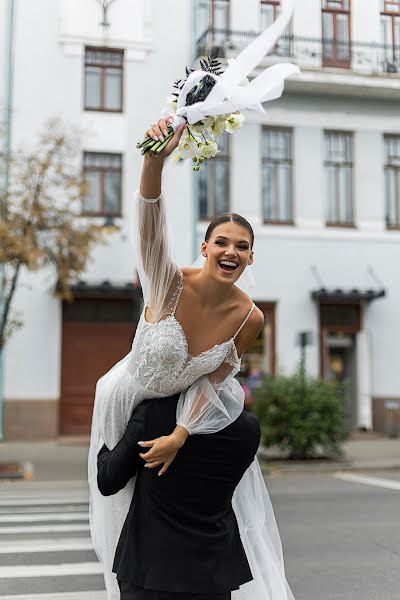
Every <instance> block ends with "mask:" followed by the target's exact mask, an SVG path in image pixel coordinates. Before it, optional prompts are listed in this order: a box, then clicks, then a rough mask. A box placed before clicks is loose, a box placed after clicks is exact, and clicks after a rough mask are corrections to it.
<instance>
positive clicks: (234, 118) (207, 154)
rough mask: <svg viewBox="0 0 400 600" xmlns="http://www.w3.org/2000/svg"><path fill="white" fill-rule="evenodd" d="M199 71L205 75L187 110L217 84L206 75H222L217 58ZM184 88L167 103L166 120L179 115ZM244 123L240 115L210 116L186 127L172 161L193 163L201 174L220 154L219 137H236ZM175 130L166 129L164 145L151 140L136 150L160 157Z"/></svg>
mask: <svg viewBox="0 0 400 600" xmlns="http://www.w3.org/2000/svg"><path fill="white" fill-rule="evenodd" d="M200 67H201V70H202V71H204V77H203V78H202V79H201V80H200V81H199V82H198V83H197V84H195V85H194V86H193V87H192V89H191V90H190V91H189V93H188V94H187V96H186V101H185V107H187V106H193V105H194V104H196V103H197V102H203V101H204V100H205V99H206V98H207V96H208V95H209V94H210V92H211V90H212V89H213V87H214V85H215V84H216V80H215V79H214V78H213V77H211V76H210V75H208V74H207V73H213V74H214V75H215V76H217V77H219V76H220V75H221V74H222V71H221V64H220V62H219V61H218V59H217V58H216V57H215V56H211V57H210V58H207V59H204V60H201V61H200ZM193 72H194V70H193V69H191V70H189V69H188V68H186V77H187V78H188V77H189V76H190V74H191V73H193ZM248 84H249V80H248V79H247V77H246V78H245V79H244V81H243V83H242V85H248ZM184 85H185V81H184V82H182V80H178V81H176V82H175V83H174V90H175V91H174V92H173V93H172V94H171V96H168V98H167V100H166V107H165V108H164V110H163V116H164V115H165V116H175V115H176V111H177V106H178V100H179V96H180V93H181V90H182V89H183V88H184ZM243 121H244V116H243V115H242V114H241V113H240V112H239V111H237V112H234V113H230V114H221V115H216V116H207V117H204V118H203V119H202V120H201V121H198V122H197V123H194V124H193V125H189V124H187V126H186V128H185V130H184V132H183V134H182V137H181V139H180V142H179V146H178V147H177V148H176V150H175V151H174V153H173V155H172V158H173V160H174V161H175V162H180V161H181V160H186V159H192V161H193V162H194V166H193V170H194V171H198V170H199V169H200V165H201V164H202V163H203V162H204V160H205V159H207V158H212V157H214V156H215V155H216V154H217V153H218V152H219V149H218V144H217V141H216V140H217V138H218V136H220V135H221V134H222V133H224V131H226V132H227V133H234V132H235V131H236V130H237V129H239V128H240V127H241V126H242V124H243ZM175 129H176V127H174V125H169V127H168V129H167V132H168V135H167V136H166V137H165V138H164V141H162V142H160V141H158V140H153V139H152V138H146V139H144V140H143V141H142V142H139V143H138V144H137V148H140V150H141V153H142V154H146V152H151V153H152V154H155V155H157V154H160V152H162V151H163V150H164V148H165V146H166V145H167V144H168V142H169V141H170V140H171V138H172V137H173V135H174V133H175Z"/></svg>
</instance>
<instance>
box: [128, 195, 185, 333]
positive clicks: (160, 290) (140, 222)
mask: <svg viewBox="0 0 400 600" xmlns="http://www.w3.org/2000/svg"><path fill="white" fill-rule="evenodd" d="M135 196H136V197H135V210H134V222H133V235H134V238H133V241H134V247H135V255H136V259H137V270H138V275H139V279H140V283H141V286H142V290H143V299H144V304H145V306H149V307H150V309H151V312H152V314H153V319H154V320H155V321H158V320H159V319H160V318H161V316H162V314H163V311H164V310H165V307H166V306H167V304H168V302H169V300H170V295H171V293H172V292H173V290H174V289H175V287H176V284H177V281H178V276H179V272H178V268H177V266H176V264H175V262H174V261H173V260H172V258H171V250H170V245H169V236H168V230H167V220H166V211H165V200H164V195H163V193H161V195H160V196H158V198H152V199H149V198H144V197H143V196H141V195H140V193H139V192H137V193H136V194H135ZM172 284H175V285H172Z"/></svg>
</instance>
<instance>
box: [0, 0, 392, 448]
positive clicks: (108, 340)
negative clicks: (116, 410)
mask: <svg viewBox="0 0 400 600" xmlns="http://www.w3.org/2000/svg"><path fill="white" fill-rule="evenodd" d="M106 4H107V3H106ZM109 4H110V5H109V7H108V10H104V11H103V10H101V9H100V6H99V3H98V2H96V1H95V0H57V1H56V2H55V1H54V0H40V1H39V2H36V3H35V7H33V5H32V3H31V2H29V0H17V2H16V15H15V48H14V104H13V127H12V134H13V136H12V139H13V147H18V146H19V145H24V146H26V145H29V144H30V143H32V140H33V139H34V138H35V136H36V135H37V133H38V132H39V130H40V128H41V127H42V125H43V124H44V122H45V121H46V119H47V118H49V117H53V116H58V117H61V118H62V119H63V120H64V121H65V122H66V123H71V124H72V125H74V126H79V127H80V128H81V130H82V132H83V133H82V139H83V142H82V155H81V157H79V160H80V161H81V165H82V169H83V170H84V173H85V177H86V179H87V181H88V183H89V184H90V190H91V192H90V194H89V195H88V197H87V201H86V203H85V206H84V212H85V217H86V218H91V219H94V220H96V221H97V222H102V221H105V222H109V221H110V220H112V221H113V222H114V224H116V225H117V226H118V228H119V229H118V231H117V232H116V233H114V234H112V236H110V238H109V243H108V245H107V246H101V247H99V248H97V249H96V251H95V252H94V254H93V257H92V260H91V262H90V265H89V266H88V270H87V272H86V273H85V275H84V276H83V277H82V280H83V281H81V282H76V284H75V285H74V298H75V300H74V302H73V303H72V305H69V306H67V305H63V304H62V303H61V302H59V301H58V300H56V299H55V298H54V297H52V296H51V295H50V294H49V291H48V277H47V274H45V273H41V274H34V275H32V274H31V275H28V274H24V281H23V284H24V285H23V286H21V287H20V290H19V291H18V294H17V297H16V300H15V307H14V308H15V309H17V310H19V311H21V312H22V313H23V316H24V320H25V326H24V328H23V329H22V330H21V331H19V332H17V333H16V334H15V335H14V337H13V338H12V340H11V341H10V342H9V344H8V346H7V350H6V374H5V382H6V386H5V398H6V399H5V435H6V439H13V438H14V439H15V438H24V439H27V438H29V437H42V438H43V437H56V436H58V435H77V434H79V435H80V434H83V435H85V434H87V432H88V429H89V423H90V413H91V408H92V401H93V391H94V382H95V380H96V378H97V377H98V376H99V375H100V374H101V373H102V372H104V371H105V370H106V369H107V368H109V367H110V366H111V365H112V364H113V363H114V362H116V360H118V358H120V357H122V356H123V355H124V354H125V353H126V352H128V351H129V347H130V343H131V339H132V336H133V335H134V328H135V320H136V318H137V313H138V311H139V310H140V299H139V296H138V291H137V288H136V286H135V284H136V281H135V257H134V256H133V253H132V250H131V241H130V225H129V213H130V210H131V208H132V202H133V198H134V192H135V189H136V188H137V186H138V180H139V175H140V166H141V157H140V154H138V151H137V150H136V148H135V145H136V141H137V140H138V139H141V137H142V135H143V131H144V130H146V129H147V128H148V126H149V125H150V123H151V122H153V121H154V120H155V119H157V118H158V115H159V113H160V109H161V108H162V106H163V99H164V97H165V96H167V95H168V93H169V92H170V91H171V86H172V82H173V81H174V80H175V79H176V78H177V77H180V76H181V75H182V74H183V73H184V69H185V66H186V65H189V66H190V65H192V64H193V63H194V61H195V60H196V59H198V58H199V57H201V56H205V55H209V54H210V53H211V52H212V51H214V52H217V54H218V56H219V57H220V59H221V62H222V63H223V64H224V63H225V62H226V60H227V59H228V58H229V57H233V56H236V55H237V54H238V52H239V51H240V50H241V49H242V48H243V47H244V46H245V45H246V44H247V43H248V42H249V41H250V40H251V39H253V38H254V36H255V35H256V34H257V32H259V31H261V30H262V28H265V27H266V26H268V24H270V23H271V22H272V21H273V20H274V19H275V18H276V15H277V14H278V13H279V10H280V2H279V0H262V1H260V0H230V1H229V0H194V1H193V2H187V1H184V0H174V1H173V2H172V0H165V1H164V2H162V3H161V2H157V1H155V0H153V1H152V2H148V1H146V0H135V2H132V1H131V0H116V1H114V2H112V3H109ZM4 5H5V1H4V0H2V4H1V5H0V6H2V8H1V10H2V11H3V10H5V9H4ZM0 23H4V19H0ZM399 32H400V0H391V1H389V0H370V1H369V2H368V7H367V6H366V3H365V1H363V0H297V3H296V8H295V14H294V18H293V21H292V23H291V25H290V28H289V29H288V31H287V32H286V34H285V36H284V37H283V38H282V39H281V40H279V42H278V43H277V45H276V47H275V48H274V49H273V51H272V52H271V53H270V54H269V55H268V56H267V57H266V58H265V60H264V63H263V65H262V66H266V65H270V64H274V63H276V62H282V61H283V62H286V61H289V62H295V63H296V64H298V65H299V66H300V68H301V73H300V75H298V76H295V77H293V78H292V79H291V80H290V81H288V82H287V86H286V91H285V94H284V96H283V98H282V99H280V100H278V101H276V102H273V103H270V105H268V106H267V107H266V109H267V112H266V113H265V114H264V115H259V114H257V115H256V114H255V113H254V114H248V115H246V117H247V118H246V122H245V124H244V126H243V128H242V129H241V130H240V131H239V132H238V133H236V134H235V135H234V136H232V137H229V136H228V135H226V137H225V138H224V139H223V140H222V144H221V152H220V153H219V155H218V156H217V157H216V159H214V160H212V161H210V162H209V163H208V164H207V165H204V166H203V167H202V169H201V170H200V172H199V173H193V172H192V171H191V165H190V164H185V165H180V166H178V167H173V166H172V165H171V166H170V165H169V166H168V167H167V170H166V174H165V178H164V188H165V191H166V196H167V205H168V208H167V210H168V218H169V224H170V230H171V239H172V246H173V251H174V255H175V258H176V260H177V261H178V263H179V264H182V265H183V264H190V263H191V262H192V260H193V258H194V257H195V256H196V254H198V253H199V248H200V243H201V240H202V239H203V236H204V233H205V230H206V227H207V223H208V222H209V219H210V218H212V217H213V216H214V215H215V214H218V213H220V212H223V211H225V210H230V211H234V212H238V213H241V214H243V215H244V216H246V217H247V218H248V220H249V221H250V222H251V224H252V225H253V227H254V230H255V236H256V244H255V264H254V267H253V269H254V275H255V280H256V287H255V290H254V292H253V296H254V299H255V301H256V302H257V304H258V305H259V306H260V308H262V310H263V311H264V314H265V327H264V330H263V331H262V332H261V334H260V337H259V339H258V340H257V341H256V342H255V343H254V345H253V347H252V348H251V349H250V350H249V352H248V353H247V355H246V356H245V357H244V359H243V373H242V377H243V378H247V380H248V383H249V386H250V387H252V386H256V385H257V382H258V381H259V376H260V373H261V374H262V373H265V374H270V375H272V374H274V373H278V372H281V373H285V374H289V373H292V372H294V371H295V370H296V368H298V365H299V361H300V356H301V350H302V348H301V343H302V342H303V343H304V342H307V341H308V342H309V343H308V345H307V346H306V347H305V348H304V355H305V363H306V369H307V372H308V373H310V374H311V375H315V376H321V377H324V378H326V379H338V380H342V381H345V384H346V385H345V390H346V391H345V397H344V398H343V405H344V410H345V414H346V418H347V421H348V424H349V426H350V427H351V428H359V427H362V428H366V429H372V428H373V429H376V430H378V431H384V430H385V428H386V429H387V427H388V425H387V423H388V421H387V416H388V415H389V412H390V410H393V409H391V408H390V407H395V406H397V404H396V403H397V402H398V401H399V400H400V375H399V373H398V369H397V368H396V361H397V356H398V355H399V353H400V341H399V336H398V335H397V332H400V312H399V311H398V305H399V301H400V282H399V279H398V277H397V264H398V262H399V259H400V245H399V241H400V187H399V182H400V120H399V118H398V117H399V112H400V111H399V108H398V98H399V97H400V50H399V48H400V46H399V40H398V39H397V36H398V35H399ZM1 68H2V69H4V65H2V67H1ZM0 74H1V75H3V71H1V73H0Z"/></svg>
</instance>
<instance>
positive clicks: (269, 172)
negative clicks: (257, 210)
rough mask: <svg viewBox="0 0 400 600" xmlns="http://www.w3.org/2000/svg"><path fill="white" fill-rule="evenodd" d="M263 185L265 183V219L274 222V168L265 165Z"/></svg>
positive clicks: (263, 191)
mask: <svg viewBox="0 0 400 600" xmlns="http://www.w3.org/2000/svg"><path fill="white" fill-rule="evenodd" d="M262 183H263V190H262V193H263V212H264V219H268V220H272V219H273V206H272V204H273V196H274V190H273V167H272V165H269V164H264V165H263V173H262Z"/></svg>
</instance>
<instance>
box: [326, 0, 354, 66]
mask: <svg viewBox="0 0 400 600" xmlns="http://www.w3.org/2000/svg"><path fill="white" fill-rule="evenodd" d="M350 1H351V0H323V2H322V37H323V64H324V66H326V67H342V68H347V69H348V68H349V67H350Z"/></svg>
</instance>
